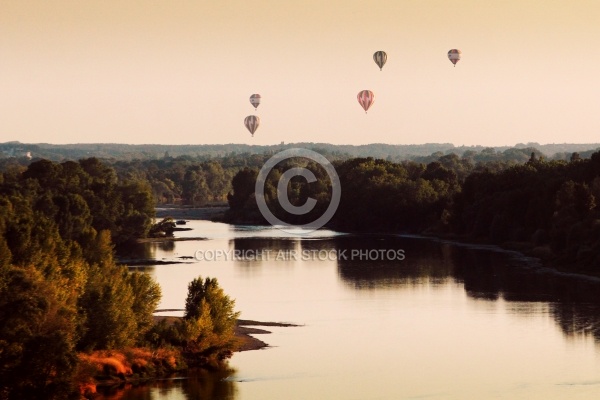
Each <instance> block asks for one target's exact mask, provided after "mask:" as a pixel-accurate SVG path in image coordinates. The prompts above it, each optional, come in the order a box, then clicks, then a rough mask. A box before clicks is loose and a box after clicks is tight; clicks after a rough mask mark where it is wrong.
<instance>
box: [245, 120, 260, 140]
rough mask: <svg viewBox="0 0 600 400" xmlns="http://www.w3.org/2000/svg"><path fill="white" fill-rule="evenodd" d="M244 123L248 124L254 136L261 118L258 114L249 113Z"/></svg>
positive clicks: (247, 127) (247, 126)
mask: <svg viewBox="0 0 600 400" xmlns="http://www.w3.org/2000/svg"><path fill="white" fill-rule="evenodd" d="M244 125H246V129H248V130H249V131H250V133H251V134H252V137H254V132H256V130H257V129H258V126H259V125H260V118H258V117H257V116H256V115H248V116H247V117H246V118H244Z"/></svg>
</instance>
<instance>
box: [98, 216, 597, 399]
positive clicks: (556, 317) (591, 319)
mask: <svg viewBox="0 0 600 400" xmlns="http://www.w3.org/2000/svg"><path fill="white" fill-rule="evenodd" d="M186 226H188V227H190V228H193V230H191V231H188V232H178V234H177V236H179V237H185V236H188V237H197V236H202V237H206V238H208V240H202V241H179V242H168V243H148V244H146V245H144V247H143V249H142V253H143V254H142V255H138V256H140V257H151V258H155V259H156V260H163V261H171V260H177V261H186V263H180V264H172V265H156V266H150V267H143V268H138V269H140V270H144V271H146V272H147V273H149V274H151V275H152V276H153V277H154V278H155V279H156V280H157V281H158V282H159V284H160V285H161V288H162V291H163V298H162V302H161V304H160V308H161V309H181V308H183V307H184V302H185V297H186V294H187V284H188V282H190V281H191V280H192V279H194V278H196V277H198V276H202V277H207V276H210V277H216V278H217V279H218V280H219V283H220V285H221V287H223V289H224V290H225V292H226V293H227V294H228V295H230V296H231V297H232V298H235V300H236V308H237V310H239V311H241V313H242V315H241V318H243V319H253V320H259V321H275V322H291V323H294V324H299V325H301V326H298V327H266V329H268V330H269V331H272V333H271V334H265V335H257V337H258V338H260V339H261V340H263V341H265V342H267V343H268V344H269V345H270V347H268V348H265V349H262V350H257V351H247V352H242V353H236V354H234V356H233V358H232V359H231V360H230V366H231V367H232V369H233V370H234V371H233V372H231V373H229V374H224V373H222V374H211V373H204V374H196V375H194V376H191V377H184V378H183V379H174V380H165V381H159V382H155V383H153V384H150V385H142V386H139V387H134V388H129V389H127V390H124V391H118V392H115V393H107V394H106V395H105V396H104V397H103V398H104V399H117V398H118V399H127V400H132V399H135V400H141V399H145V400H147V399H153V400H154V399H156V400H159V399H160V400H166V399H169V400H196V399H235V400H254V399H261V400H265V399H303V400H304V399H394V400H397V399H511V400H514V399H528V400H529V399H544V400H547V399H590V398H599V396H600V351H599V350H600V346H599V343H600V284H599V283H598V282H597V281H596V280H594V279H579V278H577V277H571V276H560V275H556V274H548V273H546V272H545V271H544V269H543V268H540V267H539V266H538V265H536V263H535V262H532V260H529V259H526V258H525V257H522V256H520V255H518V254H516V253H511V252H503V251H499V250H498V249H495V248H486V247H480V248H478V247H472V246H465V245H459V244H455V243H449V242H444V241H437V240H431V239H424V238H418V237H406V236H399V235H344V234H339V233H336V232H332V231H326V230H320V231H316V232H313V233H311V234H309V235H304V236H301V237H299V236H296V235H293V234H289V233H286V232H282V231H280V230H278V229H276V228H273V227H255V226H233V225H227V224H222V223H213V222H208V221H190V222H188V224H187V225H186ZM180 257H193V258H192V259H181V258H180ZM199 259H200V260H199ZM171 315H181V313H177V312H175V313H171Z"/></svg>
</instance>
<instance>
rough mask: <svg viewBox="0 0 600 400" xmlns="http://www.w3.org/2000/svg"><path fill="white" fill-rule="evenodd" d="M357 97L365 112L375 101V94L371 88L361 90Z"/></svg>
mask: <svg viewBox="0 0 600 400" xmlns="http://www.w3.org/2000/svg"><path fill="white" fill-rule="evenodd" d="M356 98H357V99H358V103H359V104H360V105H361V106H362V108H364V110H365V114H366V113H367V110H368V109H369V107H371V106H372V105H373V103H374V102H375V95H374V94H373V92H371V91H370V90H361V91H360V92H359V93H358V95H357V96H356Z"/></svg>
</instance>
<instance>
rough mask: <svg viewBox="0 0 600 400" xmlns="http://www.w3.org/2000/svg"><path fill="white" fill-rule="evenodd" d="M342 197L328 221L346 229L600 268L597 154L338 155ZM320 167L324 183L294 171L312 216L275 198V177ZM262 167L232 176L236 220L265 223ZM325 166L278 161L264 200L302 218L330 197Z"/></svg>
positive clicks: (293, 196) (293, 188)
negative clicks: (486, 246)
mask: <svg viewBox="0 0 600 400" xmlns="http://www.w3.org/2000/svg"><path fill="white" fill-rule="evenodd" d="M334 165H335V168H336V171H337V173H338V175H339V178H340V183H341V187H342V196H341V201H340V204H339V207H338V209H337V212H336V214H335V215H334V217H333V219H332V220H331V221H330V223H329V226H330V227H332V228H335V229H338V230H342V231H359V232H411V233H421V234H431V235H436V236H446V237H453V238H457V239H460V240H467V241H476V242H485V243H493V244H500V245H503V246H507V247H510V248H514V249H519V250H522V251H525V252H527V253H529V254H533V255H535V256H537V257H540V258H542V259H544V261H545V262H546V264H547V265H551V266H554V267H557V268H561V269H564V270H569V271H575V272H581V273H586V274H594V275H598V274H600V256H599V255H600V201H598V200H597V199H600V152H599V153H594V154H592V156H591V158H589V159H583V158H582V157H581V156H580V155H579V154H578V153H573V154H572V155H571V156H570V157H569V161H564V160H552V161H548V160H545V159H543V157H540V156H539V153H538V152H535V151H532V152H531V153H530V154H529V156H528V159H527V161H526V162H516V161H514V160H508V161H505V160H501V159H500V160H491V161H488V162H477V163H474V162H473V159H472V158H471V157H465V156H463V157H459V156H457V155H455V154H450V155H444V156H440V157H438V158H437V160H436V161H432V162H429V163H427V164H425V163H418V162H414V161H404V162H401V163H394V162H391V161H388V160H381V159H373V158H355V159H349V160H344V161H334ZM292 166H294V167H298V166H300V167H305V168H308V169H310V170H312V171H313V173H314V174H315V176H316V177H317V178H318V181H317V182H314V183H307V182H306V180H305V179H304V178H301V177H296V178H293V179H292V181H291V184H290V185H289V187H288V198H289V199H290V202H291V203H292V204H295V205H302V204H304V203H305V202H306V200H307V199H308V198H309V197H310V198H314V199H316V200H317V203H316V206H315V208H314V209H313V211H311V212H310V213H308V214H306V215H301V216H291V217H290V215H289V214H288V213H286V212H285V211H284V210H283V209H282V208H281V206H280V205H279V203H278V201H277V198H276V196H277V182H278V180H279V177H280V176H281V174H282V173H283V171H285V170H286V169H288V168H290V167H292ZM257 174H258V169H257V168H251V167H246V168H244V169H242V170H241V171H240V172H239V173H238V174H237V175H236V176H235V177H234V179H233V181H232V193H231V194H230V195H229V198H228V200H229V205H230V210H229V212H228V214H227V219H228V220H229V221H237V222H250V223H265V220H264V218H263V217H262V215H261V213H260V212H259V210H258V207H257V205H256V201H255V198H254V185H255V182H256V177H257ZM324 182H329V178H327V176H326V174H325V171H324V170H323V168H322V167H320V166H318V165H314V164H311V163H307V162H306V161H305V160H302V159H297V160H296V159H291V160H287V161H286V162H285V163H281V164H280V165H278V166H277V167H276V168H274V170H273V171H271V173H270V174H269V176H268V178H267V181H266V184H265V199H266V201H267V204H268V205H269V208H270V209H271V211H272V212H273V213H274V214H275V215H276V216H277V217H278V218H280V219H281V220H283V221H286V222H288V223H293V224H305V223H309V222H311V221H313V220H315V219H316V216H318V215H321V214H322V212H323V211H324V209H325V207H327V205H328V204H329V201H330V199H331V191H332V189H331V185H330V184H329V185H328V184H325V183H324Z"/></svg>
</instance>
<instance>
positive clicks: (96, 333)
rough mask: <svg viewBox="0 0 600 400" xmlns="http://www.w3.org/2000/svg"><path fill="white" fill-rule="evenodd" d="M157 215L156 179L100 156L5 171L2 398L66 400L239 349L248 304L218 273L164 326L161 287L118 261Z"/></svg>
mask: <svg viewBox="0 0 600 400" xmlns="http://www.w3.org/2000/svg"><path fill="white" fill-rule="evenodd" d="M153 216H154V200H153V198H152V193H151V189H150V185H149V183H148V182H147V181H144V180H133V179H122V178H119V177H118V175H117V173H116V171H115V170H114V169H113V168H111V167H109V166H107V165H104V164H103V163H101V162H100V161H98V160H97V159H94V158H90V159H82V160H80V161H79V162H73V161H67V162H64V163H61V164H57V163H53V162H51V161H46V160H42V161H37V162H34V163H32V164H30V165H29V166H28V167H27V168H25V169H22V170H18V169H9V170H7V171H4V172H3V173H1V174H0V398H2V399H23V398H49V399H50V398H65V397H67V396H68V395H69V394H70V393H73V392H74V391H76V389H78V388H80V389H81V393H83V392H85V391H86V390H88V391H89V390H93V387H94V384H95V383H94V382H95V379H96V378H97V377H104V379H111V377H120V378H124V377H125V376H126V375H128V376H131V375H132V374H135V375H136V376H153V375H156V374H159V373H162V372H164V371H168V370H177V369H180V368H185V367H186V365H187V364H195V363H198V364H202V363H211V362H219V361H220V360H222V359H225V358H227V357H228V356H229V355H230V354H231V350H232V349H233V348H234V347H235V340H234V337H233V327H234V325H235V319H236V318H237V313H235V312H234V310H233V306H234V303H233V301H232V300H230V299H229V298H228V297H227V296H226V295H225V294H224V293H223V291H222V289H221V288H219V286H218V283H217V282H216V280H212V279H209V278H207V279H206V280H205V281H203V280H202V279H201V278H198V279H197V280H195V281H193V282H192V283H190V287H189V296H191V297H189V298H188V303H187V304H186V315H185V318H184V319H183V320H182V321H181V322H179V323H175V324H172V325H165V324H158V325H156V324H154V321H153V312H154V310H155V308H156V306H157V305H158V302H159V301H160V297H161V292H160V287H159V286H158V285H157V284H156V283H155V282H154V281H153V280H152V278H151V277H150V276H149V275H147V274H143V273H130V272H128V270H127V268H126V267H123V266H119V265H117V263H116V262H115V260H114V245H115V244H123V243H127V242H130V241H132V240H135V239H137V238H140V237H144V236H145V235H146V234H147V233H148V231H149V230H150V228H151V225H152V217H153ZM86 385H87V387H86ZM76 398H78V396H77V397H76Z"/></svg>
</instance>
